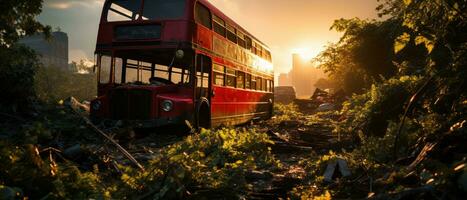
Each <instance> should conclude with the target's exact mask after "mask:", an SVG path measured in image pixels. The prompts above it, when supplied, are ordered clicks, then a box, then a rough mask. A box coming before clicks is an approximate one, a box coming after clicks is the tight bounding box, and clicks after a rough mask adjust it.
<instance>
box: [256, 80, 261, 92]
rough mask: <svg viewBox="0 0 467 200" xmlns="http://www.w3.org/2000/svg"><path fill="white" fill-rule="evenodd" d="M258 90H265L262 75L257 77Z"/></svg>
mask: <svg viewBox="0 0 467 200" xmlns="http://www.w3.org/2000/svg"><path fill="white" fill-rule="evenodd" d="M256 90H258V91H261V90H263V79H262V78H261V77H256Z"/></svg>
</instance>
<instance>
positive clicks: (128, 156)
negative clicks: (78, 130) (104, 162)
mask: <svg viewBox="0 0 467 200" xmlns="http://www.w3.org/2000/svg"><path fill="white" fill-rule="evenodd" d="M70 108H71V110H73V112H74V113H75V114H76V115H78V116H79V117H80V118H81V119H82V120H83V121H84V122H85V123H86V125H88V126H89V127H90V128H91V129H93V130H94V131H95V132H97V133H99V134H100V135H102V136H103V137H104V138H105V139H107V140H108V141H110V142H111V143H112V144H113V145H114V146H115V147H117V149H118V150H119V151H120V152H121V153H122V154H123V155H124V156H125V157H127V158H128V159H129V160H130V161H131V162H132V163H133V164H134V165H136V166H137V167H138V168H139V169H141V170H142V171H145V169H144V167H143V166H142V165H141V164H140V163H139V162H138V161H137V160H136V159H135V158H134V157H133V156H132V155H131V154H130V153H128V151H127V150H125V149H124V148H123V147H122V146H121V145H120V144H118V142H116V141H115V140H114V139H112V138H111V137H110V136H109V135H107V134H106V133H104V131H102V130H100V129H99V128H98V127H97V126H96V125H94V124H93V123H92V122H91V120H89V119H88V118H87V117H85V116H83V115H81V114H80V113H79V112H78V111H77V110H76V109H75V108H74V107H73V106H70Z"/></svg>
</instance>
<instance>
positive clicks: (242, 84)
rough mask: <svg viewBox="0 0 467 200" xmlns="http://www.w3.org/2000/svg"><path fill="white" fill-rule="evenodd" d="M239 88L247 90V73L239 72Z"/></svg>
mask: <svg viewBox="0 0 467 200" xmlns="http://www.w3.org/2000/svg"><path fill="white" fill-rule="evenodd" d="M237 88H240V89H245V73H244V72H241V71H237Z"/></svg>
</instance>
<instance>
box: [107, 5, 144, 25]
mask: <svg viewBox="0 0 467 200" xmlns="http://www.w3.org/2000/svg"><path fill="white" fill-rule="evenodd" d="M140 8H141V0H133V1H128V0H113V1H112V4H110V7H109V8H108V11H107V21H109V22H116V21H132V20H137V19H138V17H139V10H140Z"/></svg>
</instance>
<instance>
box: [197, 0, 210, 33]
mask: <svg viewBox="0 0 467 200" xmlns="http://www.w3.org/2000/svg"><path fill="white" fill-rule="evenodd" d="M195 18H196V22H198V23H200V24H202V25H203V26H205V27H207V28H209V29H211V28H212V24H211V12H210V11H209V9H208V8H207V7H206V6H204V5H203V4H201V3H199V2H196V13H195Z"/></svg>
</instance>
